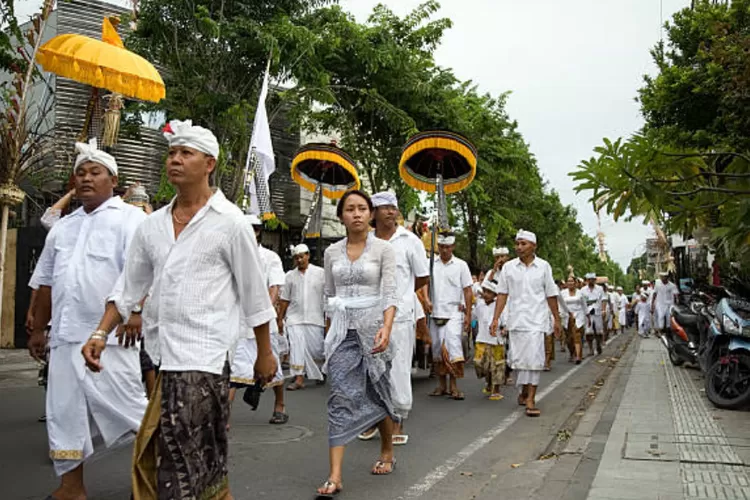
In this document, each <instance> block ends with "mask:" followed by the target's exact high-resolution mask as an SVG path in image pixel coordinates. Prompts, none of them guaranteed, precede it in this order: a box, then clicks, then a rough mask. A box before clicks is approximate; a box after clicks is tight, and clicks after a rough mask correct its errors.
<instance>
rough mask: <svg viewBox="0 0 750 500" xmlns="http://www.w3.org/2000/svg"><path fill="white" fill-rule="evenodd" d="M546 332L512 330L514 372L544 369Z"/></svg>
mask: <svg viewBox="0 0 750 500" xmlns="http://www.w3.org/2000/svg"><path fill="white" fill-rule="evenodd" d="M545 333H546V332H530V331H524V330H511V331H510V333H509V337H510V345H511V349H510V353H509V355H508V358H509V360H510V367H511V368H513V370H532V371H534V370H536V371H541V370H543V369H544V361H545V360H544V358H545V355H544V336H545Z"/></svg>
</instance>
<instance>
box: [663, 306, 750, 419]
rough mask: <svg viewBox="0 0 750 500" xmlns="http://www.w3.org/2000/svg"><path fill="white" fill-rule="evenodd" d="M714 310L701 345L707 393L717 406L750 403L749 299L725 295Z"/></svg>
mask: <svg viewBox="0 0 750 500" xmlns="http://www.w3.org/2000/svg"><path fill="white" fill-rule="evenodd" d="M714 312H715V315H714V318H713V320H712V321H711V323H710V328H709V335H708V339H707V341H706V346H705V349H702V353H703V356H702V358H703V359H702V361H703V362H702V363H701V364H702V366H704V367H706V369H705V374H706V396H707V397H708V399H709V400H710V401H711V402H712V403H713V404H714V406H716V407H717V408H724V409H729V410H736V409H741V408H745V407H747V406H750V302H748V301H746V300H742V299H739V298H736V297H725V298H722V299H721V300H720V301H719V303H718V304H717V306H716V309H715V311H714ZM670 359H671V358H670Z"/></svg>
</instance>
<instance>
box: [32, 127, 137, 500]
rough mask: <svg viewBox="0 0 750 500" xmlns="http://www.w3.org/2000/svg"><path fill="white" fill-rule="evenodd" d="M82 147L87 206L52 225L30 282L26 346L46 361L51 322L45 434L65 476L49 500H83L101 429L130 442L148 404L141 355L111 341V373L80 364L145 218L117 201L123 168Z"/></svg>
mask: <svg viewBox="0 0 750 500" xmlns="http://www.w3.org/2000/svg"><path fill="white" fill-rule="evenodd" d="M76 149H77V150H78V153H79V154H78V157H77V158H76V162H75V168H74V177H75V185H76V197H77V198H78V200H80V201H81V204H82V207H80V208H78V209H77V210H75V211H74V212H73V213H71V214H70V215H68V216H67V217H64V218H63V219H60V220H59V222H57V223H56V224H55V226H54V227H52V229H51V230H50V232H49V234H48V235H47V240H46V242H45V245H44V250H43V251H42V254H41V256H40V258H39V262H38V263H37V266H36V269H35V270H34V275H33V276H32V277H31V282H30V283H29V286H31V287H32V288H36V289H38V291H37V298H36V304H35V311H34V327H33V331H32V333H31V337H30V339H29V349H30V351H31V353H32V355H33V356H34V357H36V358H37V359H38V358H40V357H41V356H42V355H43V354H44V347H45V334H44V330H45V328H46V326H47V323H48V322H49V321H50V318H51V319H52V329H51V331H50V340H49V346H50V359H49V385H48V391H47V405H46V406H47V434H48V439H49V447H50V458H51V459H52V462H53V463H54V466H55V473H56V474H57V475H58V476H62V483H61V485H60V487H59V488H58V489H57V490H55V491H54V492H53V493H52V495H51V497H52V498H60V499H62V498H82V497H85V496H86V490H85V487H84V484H83V462H84V461H85V460H86V459H88V458H89V457H90V456H91V454H92V453H93V444H92V435H95V434H97V432H96V430H95V429H98V433H101V435H102V437H103V438H104V442H105V444H106V445H107V446H110V445H112V444H113V443H115V442H116V441H118V440H120V439H121V438H123V437H125V436H126V435H128V434H131V435H134V433H135V432H136V431H137V430H138V426H139V425H140V422H141V419H142V418H143V413H144V412H145V411H146V404H147V400H146V395H145V393H144V391H143V385H142V384H141V376H140V375H141V373H140V358H139V354H138V349H136V348H130V349H128V348H125V347H120V346H118V345H117V342H116V340H115V339H111V340H114V342H110V347H109V349H108V350H107V353H106V354H105V355H104V356H103V362H104V363H106V365H107V371H105V372H103V373H100V374H94V373H90V372H88V371H87V370H86V369H85V367H84V365H83V363H82V362H81V358H80V352H81V348H82V346H83V345H84V343H85V342H86V340H87V339H88V335H89V332H91V331H93V330H94V329H95V328H96V326H97V324H98V323H99V318H101V316H102V314H103V313H104V306H105V303H106V302H107V300H109V299H111V294H112V290H113V289H114V288H115V283H116V282H117V279H118V277H119V276H120V273H121V272H122V269H123V265H124V262H125V257H126V254H127V250H128V247H129V245H130V242H131V240H132V238H133V235H134V233H135V232H136V229H137V227H138V225H139V224H140V223H141V222H142V221H143V220H144V219H145V218H146V215H145V214H144V213H143V211H142V210H140V209H138V208H136V207H133V206H130V205H127V204H126V203H124V202H123V201H122V199H120V197H119V196H114V192H113V190H114V187H115V186H116V185H117V163H116V162H115V159H114V158H113V157H112V156H110V155H109V154H107V153H105V152H104V151H100V150H99V149H97V147H96V140H95V139H93V140H92V141H91V142H90V143H88V144H82V143H78V144H76ZM133 306H135V304H133ZM129 311H130V310H129ZM113 328H114V326H113V327H112V328H110V329H109V330H108V331H107V333H109V331H110V330H112V329H113ZM92 422H94V423H95V424H96V425H95V427H94V426H92V425H91V423H92Z"/></svg>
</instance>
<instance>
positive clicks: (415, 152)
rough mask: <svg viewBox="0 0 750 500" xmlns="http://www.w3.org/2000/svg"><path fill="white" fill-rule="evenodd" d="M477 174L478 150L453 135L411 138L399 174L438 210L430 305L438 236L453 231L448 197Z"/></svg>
mask: <svg viewBox="0 0 750 500" xmlns="http://www.w3.org/2000/svg"><path fill="white" fill-rule="evenodd" d="M476 172H477V150H476V148H475V147H474V146H473V145H472V144H471V143H470V142H469V141H468V140H467V139H466V138H464V137H462V136H460V135H458V134H455V133H453V132H447V131H428V132H420V133H418V134H416V135H414V136H412V137H411V138H409V140H408V141H407V143H406V145H405V146H404V149H403V152H402V154H401V161H400V162H399V174H400V175H401V178H402V179H403V180H404V182H405V183H406V184H407V185H409V186H411V187H413V188H414V189H417V190H419V191H425V192H428V193H435V205H436V207H435V208H436V210H435V212H433V216H432V230H431V233H432V234H431V237H430V240H431V242H430V301H431V302H432V303H433V304H434V302H435V296H436V292H437V291H436V290H435V286H434V271H435V243H436V238H437V233H438V232H444V231H448V230H450V226H449V224H448V207H447V204H446V199H445V195H446V194H452V193H457V192H459V191H461V190H462V189H465V188H467V187H468V186H469V185H470V184H471V183H472V181H473V180H474V176H475V175H476ZM443 351H444V352H443V357H447V352H446V351H445V349H443ZM448 366H450V363H448Z"/></svg>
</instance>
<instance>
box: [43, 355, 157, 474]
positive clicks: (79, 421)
mask: <svg viewBox="0 0 750 500" xmlns="http://www.w3.org/2000/svg"><path fill="white" fill-rule="evenodd" d="M82 347H83V344H82V343H75V344H63V345H59V346H57V347H53V348H52V349H50V357H49V382H48V386H47V404H46V406H47V436H48V438H49V448H50V458H52V461H53V463H54V466H55V473H56V474H57V475H58V476H61V475H63V474H65V473H67V472H70V471H72V470H73V469H75V468H76V467H78V466H79V465H80V464H81V463H83V461H84V460H86V459H87V458H89V457H90V456H91V455H92V454H93V452H94V445H93V442H92V439H93V437H94V436H96V435H98V434H101V436H102V438H103V439H104V444H105V446H107V447H109V446H112V445H113V444H115V443H117V442H119V441H122V440H123V439H127V438H130V437H133V436H134V435H135V433H136V432H137V431H138V428H139V427H140V425H141V420H142V419H143V414H144V413H145V412H146V406H147V405H148V400H147V399H146V393H145V391H144V389H143V384H142V383H141V364H140V356H139V353H138V349H137V348H135V347H133V348H129V349H125V348H124V347H120V346H115V345H108V346H107V348H106V349H105V350H104V352H103V353H102V358H101V363H102V367H103V370H102V371H101V372H100V373H94V372H92V371H90V370H89V369H88V368H86V366H85V364H84V362H83V356H82V355H81V348H82Z"/></svg>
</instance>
